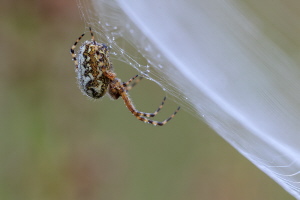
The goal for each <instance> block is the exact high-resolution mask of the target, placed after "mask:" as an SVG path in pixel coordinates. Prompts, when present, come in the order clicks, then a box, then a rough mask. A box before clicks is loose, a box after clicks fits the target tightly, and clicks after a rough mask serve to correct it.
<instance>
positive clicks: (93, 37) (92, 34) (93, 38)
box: [89, 27, 96, 45]
mask: <svg viewBox="0 0 300 200" xmlns="http://www.w3.org/2000/svg"><path fill="white" fill-rule="evenodd" d="M89 29H90V33H91V36H92V40H93V43H94V45H96V41H95V36H94V33H93V31H92V28H91V27H89Z"/></svg>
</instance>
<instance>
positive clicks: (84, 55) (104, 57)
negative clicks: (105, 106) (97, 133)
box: [71, 28, 180, 126]
mask: <svg viewBox="0 0 300 200" xmlns="http://www.w3.org/2000/svg"><path fill="white" fill-rule="evenodd" d="M89 29H90V33H91V36H92V40H91V41H89V40H87V41H85V42H84V43H83V44H82V45H81V46H80V48H79V51H78V56H77V57H76V54H75V53H74V50H75V48H76V46H77V43H78V42H79V41H80V40H81V38H82V37H83V36H84V34H82V35H81V36H80V37H79V38H78V39H77V40H76V42H75V43H74V44H73V46H72V47H71V55H72V58H73V60H74V63H75V67H76V69H75V70H76V73H77V79H78V83H79V87H80V90H81V91H82V92H83V94H85V95H87V96H89V97H91V98H93V99H99V98H101V97H103V96H104V95H105V94H106V92H107V91H108V94H109V95H110V96H111V97H112V98H113V99H118V98H119V97H121V98H122V99H123V100H124V102H125V105H126V107H127V108H128V109H129V110H130V112H131V113H132V114H133V115H134V116H135V117H136V118H137V119H138V120H141V121H143V122H145V123H149V124H152V125H154V126H156V125H158V126H163V125H165V124H166V123H168V122H169V121H170V120H171V119H172V118H173V117H174V116H175V115H176V113H177V112H178V111H179V109H180V107H178V108H177V110H176V111H175V112H174V113H173V114H172V115H171V116H170V117H169V118H167V119H165V120H164V121H162V122H159V121H153V120H150V119H148V118H149V117H154V116H156V115H157V113H158V112H159V111H160V110H161V108H162V107H163V105H164V103H165V100H166V97H165V98H164V99H163V101H162V103H161V105H160V106H159V107H158V109H157V110H156V111H155V112H154V113H145V112H140V111H138V110H137V109H136V108H135V107H134V105H133V104H132V101H131V100H130V98H129V96H128V94H127V92H128V91H129V90H130V89H131V88H132V87H133V86H134V85H135V84H137V83H138V82H139V81H140V80H141V77H139V76H138V75H136V76H134V77H133V78H131V79H130V80H129V81H127V82H121V80H120V79H118V78H117V77H116V74H115V73H114V71H113V66H112V63H111V62H110V60H109V49H108V47H107V46H106V45H105V44H101V43H98V42H96V41H95V37H94V34H93V32H92V29H91V28H89ZM138 77H139V78H138ZM131 83H132V84H131ZM130 84H131V85H130ZM147 117H148V118H147Z"/></svg>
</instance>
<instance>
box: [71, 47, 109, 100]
mask: <svg viewBox="0 0 300 200" xmlns="http://www.w3.org/2000/svg"><path fill="white" fill-rule="evenodd" d="M108 54H109V51H108V47H107V46H106V45H104V44H100V43H97V42H93V41H86V42H85V43H84V44H83V45H82V46H81V47H80V49H79V52H78V68H77V69H76V73H77V79H78V84H79V87H80V90H81V91H82V92H83V93H84V94H85V95H87V96H89V97H91V98H94V99H99V98H101V97H102V96H103V95H105V93H106V91H107V88H108V85H109V83H110V79H109V78H107V76H104V75H103V70H102V69H103V68H105V69H106V70H110V68H111V66H110V64H109V57H108ZM104 71H105V70H104Z"/></svg>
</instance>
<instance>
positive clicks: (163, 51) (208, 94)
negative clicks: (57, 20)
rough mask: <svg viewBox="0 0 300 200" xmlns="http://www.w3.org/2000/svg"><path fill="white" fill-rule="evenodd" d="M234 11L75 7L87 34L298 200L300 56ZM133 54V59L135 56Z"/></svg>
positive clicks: (225, 7)
mask: <svg viewBox="0 0 300 200" xmlns="http://www.w3.org/2000/svg"><path fill="white" fill-rule="evenodd" d="M236 2H238V1H229V0H227V1H219V0H212V1H196V0H195V1H192V0H190V1H183V0H182V1H180V0H179V1H177V3H176V4H174V5H173V4H172V5H170V4H168V3H167V2H165V1H161V0H159V1H156V0H151V1H131V0H128V1H126V4H125V2H124V1H121V0H120V1H118V0H111V1H105V0H94V1H91V2H89V1H88V0H78V6H79V9H80V11H81V14H82V17H83V19H84V21H85V23H86V27H89V26H91V27H92V28H93V30H94V31H95V32H96V36H97V37H98V38H99V40H101V41H104V42H106V43H108V44H109V45H110V46H111V48H112V56H113V59H118V60H120V61H122V62H124V63H126V64H128V65H129V66H131V67H133V68H135V69H136V70H138V71H139V73H143V72H147V74H146V75H145V76H146V77H147V78H148V79H150V80H152V81H155V82H156V83H157V84H159V85H160V86H161V87H162V88H163V89H164V90H165V91H166V93H168V94H169V95H170V96H173V98H174V100H175V101H177V102H178V104H180V105H183V107H184V108H185V109H186V110H187V111H188V112H190V113H192V114H196V115H197V116H198V117H199V118H202V119H203V120H205V121H206V122H207V123H208V124H209V125H210V126H211V127H212V128H213V129H214V130H216V132H217V133H218V134H220V135H221V136H222V137H223V138H225V139H226V140H227V141H228V142H229V143H230V144H231V145H233V146H234V147H235V148H236V149H237V150H238V151H239V152H240V153H242V154H243V155H244V156H245V157H246V158H248V159H249V160H250V161H251V162H253V163H254V164H255V165H256V166H257V167H258V168H260V169H261V170H262V171H264V172H265V173H266V174H268V175H269V176H270V177H271V178H273V179H274V181H276V182H277V183H279V184H280V185H281V186H282V187H284V188H285V189H286V190H287V191H288V192H289V193H290V194H292V195H293V196H295V197H296V198H300V171H299V170H300V159H299V153H300V145H299V141H300V134H299V130H300V123H299V119H300V93H299V91H300V79H299V77H300V67H299V66H300V65H299V64H300V60H299V59H296V58H295V55H299V53H298V52H299V47H298V48H297V47H295V46H293V49H294V51H293V52H291V51H292V50H291V49H289V52H288V51H287V50H286V49H284V48H282V47H280V45H279V44H277V43H276V40H271V39H270V38H269V37H268V35H265V33H264V32H263V30H262V29H263V28H265V29H266V28H269V30H268V31H269V32H280V31H281V30H280V27H279V26H275V27H272V26H267V25H265V26H262V24H264V23H266V22H265V21H263V19H261V18H260V16H258V15H255V14H253V13H251V10H250V9H247V7H246V6H245V5H242V6H241V4H236ZM262 2H263V1H262ZM296 4H297V5H298V6H299V3H296ZM157 5H159V6H157ZM276 6H277V7H276ZM281 6H283V5H277V4H274V10H275V11H276V10H277V9H278V10H281V12H277V11H276V15H274V16H277V17H278V18H279V19H281V20H283V21H284V20H285V21H284V23H289V24H288V26H289V27H295V31H297V30H298V33H297V34H295V33H292V34H291V37H292V36H293V35H300V34H299V32H300V27H299V24H297V23H296V22H295V21H297V20H295V19H294V18H293V17H296V16H297V15H296V14H295V15H292V14H291V11H290V10H285V9H282V7H281ZM275 8H276V9H275ZM270 10H271V11H272V9H271V8H270ZM270 10H269V11H270ZM287 12H289V14H287ZM289 17H290V18H289ZM291 18H292V19H291ZM100 20H101V21H100ZM273 20H274V21H276V19H273ZM274 21H272V19H271V20H270V22H269V23H270V24H272V23H273V22H274ZM158 22H159V23H158ZM274 23H276V22H274ZM277 37H281V39H280V41H282V40H288V39H289V37H287V36H285V35H281V36H277ZM120 38H122V39H123V40H120ZM293 39H294V40H296V38H293ZM128 47H132V48H134V49H135V50H136V53H135V54H134V55H129V54H128V51H127V48H128ZM125 48H126V49H125Z"/></svg>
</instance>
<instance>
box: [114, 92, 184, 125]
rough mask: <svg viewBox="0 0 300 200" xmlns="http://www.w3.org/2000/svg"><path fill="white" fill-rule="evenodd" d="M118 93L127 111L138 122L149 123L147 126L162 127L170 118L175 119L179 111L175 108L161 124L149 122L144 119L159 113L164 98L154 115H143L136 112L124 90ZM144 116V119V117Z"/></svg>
mask: <svg viewBox="0 0 300 200" xmlns="http://www.w3.org/2000/svg"><path fill="white" fill-rule="evenodd" d="M119 92H120V95H121V97H122V99H123V100H124V102H125V105H126V107H127V108H128V109H129V111H130V112H131V113H132V114H133V115H134V116H135V117H136V118H137V119H138V120H141V121H143V122H145V123H149V124H152V125H154V126H157V125H158V126H163V125H165V124H166V123H168V122H169V121H170V120H171V119H172V118H174V117H175V115H176V114H177V112H178V111H179V109H180V107H178V108H177V110H176V111H175V112H174V113H173V114H172V115H171V116H170V117H169V118H167V119H165V120H164V121H162V122H159V121H154V120H150V119H147V118H146V117H154V116H155V115H156V114H157V113H158V112H159V111H160V109H161V108H162V106H163V104H164V101H165V100H166V98H164V101H163V103H162V104H161V105H160V106H159V108H158V109H157V110H156V112H154V113H144V112H140V111H138V110H137V109H136V108H135V107H134V105H133V104H132V101H131V99H130V98H129V96H128V95H127V93H126V90H125V89H121V90H119ZM144 116H146V117H144Z"/></svg>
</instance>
